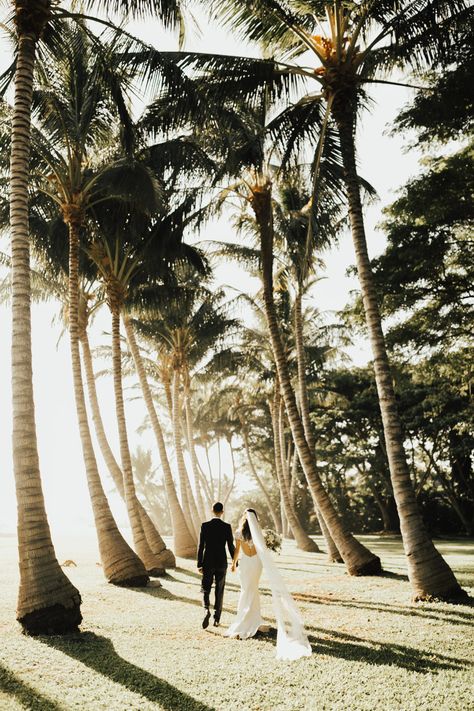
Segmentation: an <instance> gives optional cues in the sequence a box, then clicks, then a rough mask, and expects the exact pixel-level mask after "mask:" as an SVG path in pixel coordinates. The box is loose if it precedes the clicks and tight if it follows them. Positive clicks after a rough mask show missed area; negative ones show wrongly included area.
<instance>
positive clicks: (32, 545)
mask: <svg viewBox="0 0 474 711" xmlns="http://www.w3.org/2000/svg"><path fill="white" fill-rule="evenodd" d="M44 6H45V10H46V13H47V11H48V8H49V3H47V2H46V3H44ZM16 9H17V12H18V7H17V8H16ZM18 19H19V18H18V17H17V18H16V20H17V27H18V34H19V38H18V53H17V59H16V61H17V64H16V71H15V98H14V109H13V116H12V144H11V162H10V234H11V258H12V267H11V276H12V351H11V353H12V365H11V373H12V406H13V470H14V475H15V487H16V497H17V512H18V554H19V568H20V587H19V593H18V604H17V613H16V614H17V619H18V621H19V622H20V624H21V625H22V627H23V629H24V631H25V632H27V633H29V634H50V633H52V634H62V633H64V632H72V631H75V630H76V629H77V627H78V625H79V624H80V623H81V620H82V615H81V596H80V594H79V591H78V590H77V589H76V588H75V587H74V585H72V583H71V582H70V581H69V579H68V578H67V577H66V575H65V574H64V572H63V570H62V569H61V567H60V566H59V563H58V561H57V559H56V555H55V552H54V548H53V543H52V540H51V533H50V530H49V524H48V519H47V516H46V510H45V506H44V498H43V490H42V485H41V474H40V468H39V460H38V445H37V439H36V423H35V408H34V399H33V374H32V356H31V310H30V253H29V239H28V168H29V153H30V125H31V124H30V121H31V101H32V90H33V73H34V63H35V51H36V41H37V39H38V35H39V32H38V33H35V32H32V31H30V30H29V28H28V23H27V22H26V19H25V26H23V25H22V24H21V23H20V22H18ZM46 19H47V18H46V17H45V21H46Z"/></svg>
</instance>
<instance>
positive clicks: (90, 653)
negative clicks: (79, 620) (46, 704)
mask: <svg viewBox="0 0 474 711" xmlns="http://www.w3.org/2000/svg"><path fill="white" fill-rule="evenodd" d="M37 639H39V640H40V641H41V642H42V643H43V644H46V645H48V646H49V647H54V649H57V650H58V651H60V652H63V653H64V654H67V655H68V656H69V657H72V658H73V659H77V660H78V661H80V662H82V664H85V665H86V666H88V667H90V668H91V669H94V671H96V672H98V673H99V674H102V676H105V677H107V678H108V679H111V680H112V681H114V682H115V683H116V684H121V685H122V686H124V687H125V688H126V689H129V690H130V691H133V692H134V693H136V694H141V696H144V697H145V698H146V699H148V700H149V701H152V702H155V703H159V704H161V706H162V707H163V708H164V709H169V711H175V710H176V709H180V711H215V709H213V708H211V707H210V706H207V705H206V704H203V703H201V702H200V701H197V700H196V699H194V698H193V697H192V696H189V695H188V694H185V693H184V692H183V691H180V690H179V689H177V688H176V687H175V686H172V685H171V684H169V683H168V682H167V681H165V680H164V679H159V678H158V677H156V676H154V675H153V674H150V672H147V671H145V669H141V668H140V667H137V666H135V664H131V663H130V662H127V661H126V660H125V659H122V657H120V656H119V655H118V654H117V652H116V651H115V649H114V646H113V644H112V642H111V641H110V639H107V638H106V637H101V636H100V635H97V634H95V633H94V632H82V633H79V634H74V635H67V636H64V637H38V638H37ZM54 708H59V707H54ZM51 711H53V707H52V709H51Z"/></svg>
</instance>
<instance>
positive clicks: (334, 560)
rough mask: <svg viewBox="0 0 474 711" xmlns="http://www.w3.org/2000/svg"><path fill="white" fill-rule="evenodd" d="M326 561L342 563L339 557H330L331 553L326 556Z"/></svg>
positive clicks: (335, 555) (336, 555)
mask: <svg viewBox="0 0 474 711" xmlns="http://www.w3.org/2000/svg"><path fill="white" fill-rule="evenodd" d="M327 560H328V561H329V562H330V563H344V561H343V559H342V558H341V556H340V555H338V554H336V553H334V555H331V553H328V555H327Z"/></svg>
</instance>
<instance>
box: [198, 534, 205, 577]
mask: <svg viewBox="0 0 474 711" xmlns="http://www.w3.org/2000/svg"><path fill="white" fill-rule="evenodd" d="M203 558H204V524H201V534H200V536H199V547H198V554H197V567H198V568H202V561H203Z"/></svg>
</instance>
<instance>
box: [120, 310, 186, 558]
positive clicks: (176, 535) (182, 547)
mask: <svg viewBox="0 0 474 711" xmlns="http://www.w3.org/2000/svg"><path fill="white" fill-rule="evenodd" d="M124 325H125V332H126V334H127V341H128V345H129V348H130V351H131V354H132V357H133V361H134V364H135V369H136V371H137V375H138V380H139V382H140V388H141V392H142V395H143V400H144V402H145V405H146V408H147V412H148V417H149V418H150V422H151V426H152V429H153V433H154V435H155V439H156V443H157V447H158V453H159V456H160V461H161V466H162V469H163V474H164V481H165V490H166V498H167V501H168V506H169V509H170V516H171V524H172V529H173V540H174V542H173V548H174V552H175V554H176V555H178V556H180V557H181V558H194V557H195V556H196V542H195V540H194V537H193V536H192V534H191V532H190V529H189V526H188V524H187V522H186V518H185V516H184V513H183V509H182V508H181V504H180V502H179V499H178V495H177V493H176V488H175V485H174V481H173V474H172V472H171V467H170V463H169V459H168V454H167V452H166V444H165V439H164V436H163V431H162V428H161V425H160V421H159V419H158V414H157V412H156V408H155V404H154V402H153V395H152V392H151V388H150V385H149V382H148V377H147V373H146V370H145V365H144V360H143V357H142V355H141V353H140V349H139V346H138V343H137V339H136V335H135V326H134V322H133V320H132V319H131V318H130V317H129V315H128V314H125V315H124Z"/></svg>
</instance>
